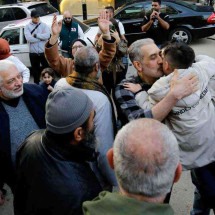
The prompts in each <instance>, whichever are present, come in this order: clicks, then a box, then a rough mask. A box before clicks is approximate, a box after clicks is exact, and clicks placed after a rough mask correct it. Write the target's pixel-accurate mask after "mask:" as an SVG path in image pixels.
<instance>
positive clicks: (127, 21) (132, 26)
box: [114, 2, 151, 45]
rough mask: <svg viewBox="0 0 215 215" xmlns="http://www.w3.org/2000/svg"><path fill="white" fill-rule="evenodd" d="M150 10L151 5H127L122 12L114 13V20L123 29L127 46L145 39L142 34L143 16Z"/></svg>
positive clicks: (142, 3)
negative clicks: (117, 21)
mask: <svg viewBox="0 0 215 215" xmlns="http://www.w3.org/2000/svg"><path fill="white" fill-rule="evenodd" d="M148 10H151V3H144V2H141V3H137V4H132V5H129V6H127V7H125V8H123V10H120V9H119V10H118V11H116V14H115V16H114V18H115V19H119V20H120V21H121V22H122V23H123V25H124V28H125V37H126V38H127V40H128V41H129V45H130V44H131V43H132V42H134V41H136V40H138V39H141V38H145V37H146V34H145V33H144V32H142V30H141V26H142V23H143V17H144V14H145V13H147V11H148Z"/></svg>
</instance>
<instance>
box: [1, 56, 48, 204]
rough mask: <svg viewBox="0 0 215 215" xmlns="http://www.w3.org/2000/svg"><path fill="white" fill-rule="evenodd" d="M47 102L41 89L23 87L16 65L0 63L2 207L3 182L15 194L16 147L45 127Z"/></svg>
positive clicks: (8, 62) (24, 85)
mask: <svg viewBox="0 0 215 215" xmlns="http://www.w3.org/2000/svg"><path fill="white" fill-rule="evenodd" d="M45 102H46V98H45V97H44V95H43V91H42V89H41V88H40V87H39V86H37V85H35V84H23V78H22V75H21V73H20V72H19V71H18V70H17V68H16V66H15V64H14V63H12V62H10V61H8V60H2V61H1V62H0V122H1V123H0V171H1V175H0V205H2V204H3V203H4V195H3V194H4V193H5V191H4V190H3V185H4V183H7V184H8V185H9V186H10V188H11V190H12V192H13V191H14V183H15V161H16V150H17V148H18V147H19V146H20V144H21V143H22V142H23V141H24V139H25V138H26V137H27V136H28V135H29V134H30V133H31V132H32V131H33V130H36V129H39V128H45V125H46V124H45Z"/></svg>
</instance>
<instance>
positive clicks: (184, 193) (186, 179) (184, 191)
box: [0, 35, 215, 215]
mask: <svg viewBox="0 0 215 215" xmlns="http://www.w3.org/2000/svg"><path fill="white" fill-rule="evenodd" d="M191 47H192V48H193V49H194V50H195V53H196V54H206V55H209V56H211V57H214V58H215V51H214V47H215V35H214V36H212V37H210V38H207V39H201V40H197V41H194V42H193V43H192V44H191ZM128 73H129V74H130V75H131V74H134V73H135V70H134V68H133V66H129V69H128ZM193 192H194V186H193V185H192V182H191V179H190V172H189V171H186V172H183V173H182V177H181V179H180V180H179V182H178V183H177V184H175V185H174V186H173V191H172V196H171V200H170V204H171V206H172V207H173V209H174V211H175V214H176V215H188V214H189V211H190V209H191V208H192V202H193ZM12 202H13V195H12V194H11V192H10V190H8V193H7V196H6V202H5V204H4V205H3V206H0V215H13V207H12ZM212 214H213V212H211V215H212Z"/></svg>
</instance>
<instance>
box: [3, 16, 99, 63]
mask: <svg viewBox="0 0 215 215" xmlns="http://www.w3.org/2000/svg"><path fill="white" fill-rule="evenodd" d="M40 19H41V21H42V22H44V23H46V24H47V25H48V26H49V27H50V28H51V24H52V19H53V16H46V17H40ZM57 19H58V20H61V19H63V16H62V15H58V16H57ZM30 20H31V19H30V18H29V19H27V20H24V21H20V22H18V23H17V24H10V25H8V26H6V27H4V28H3V29H2V31H1V32H0V38H4V39H6V40H7V41H8V42H9V44H10V51H11V53H12V54H13V55H14V56H16V57H18V58H19V59H20V60H21V61H22V62H23V63H24V64H25V65H26V66H27V67H31V64H30V59H29V45H28V43H27V41H26V39H25V35H24V28H25V26H26V25H27V24H28V23H29V22H30ZM73 20H74V21H75V22H77V23H78V24H79V25H80V27H81V28H82V30H83V32H84V40H85V41H86V43H87V44H89V45H91V46H92V43H91V42H90V41H93V39H94V37H95V34H96V33H97V31H98V27H89V26H88V25H86V24H84V23H82V22H81V21H79V20H78V19H76V18H73Z"/></svg>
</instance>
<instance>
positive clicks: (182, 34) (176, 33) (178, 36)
mask: <svg viewBox="0 0 215 215" xmlns="http://www.w3.org/2000/svg"><path fill="white" fill-rule="evenodd" d="M169 40H176V41H181V42H184V43H187V44H189V43H190V42H191V40H192V35H191V33H190V32H189V30H187V29H185V28H175V29H174V30H172V31H171V32H170V34H169Z"/></svg>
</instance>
